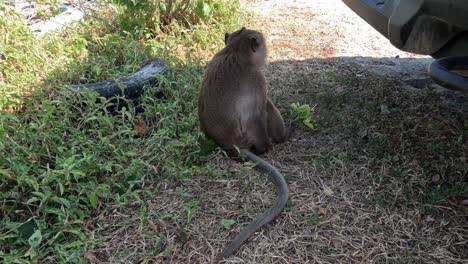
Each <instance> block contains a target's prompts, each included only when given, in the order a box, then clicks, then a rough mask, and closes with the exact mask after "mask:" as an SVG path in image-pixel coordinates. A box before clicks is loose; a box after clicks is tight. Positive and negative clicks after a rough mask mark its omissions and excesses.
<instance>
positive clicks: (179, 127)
mask: <svg viewBox="0 0 468 264" xmlns="http://www.w3.org/2000/svg"><path fill="white" fill-rule="evenodd" d="M195 2H196V1H190V3H191V4H192V5H193V7H194V8H196V7H197V6H196V5H195V4H194V3H195ZM207 3H208V4H209V5H210V6H211V7H212V11H211V12H209V13H206V12H205V13H204V15H203V16H201V15H200V16H198V17H197V16H196V15H195V17H193V20H187V19H186V18H185V17H183V15H184V14H185V13H181V14H179V17H177V16H174V17H173V20H172V21H171V23H169V24H167V25H164V28H163V29H164V30H162V29H161V27H159V24H160V21H158V20H152V21H149V22H148V21H145V22H141V21H137V20H133V21H132V20H128V19H131V17H129V18H128V19H127V20H125V21H124V20H123V19H122V17H123V16H124V15H126V13H125V12H128V9H126V7H121V6H120V7H119V6H114V8H108V7H106V6H102V7H101V11H99V12H98V13H97V14H95V15H96V16H95V17H98V18H104V19H94V18H89V19H87V20H86V21H84V22H83V23H80V24H78V25H76V26H74V27H72V28H69V29H67V30H66V31H65V32H62V33H52V34H48V35H46V36H45V37H42V38H38V37H35V36H33V35H32V33H31V32H30V31H29V29H28V27H27V26H26V24H25V22H24V19H22V18H21V17H20V16H19V15H17V14H15V13H14V12H13V11H12V10H10V9H9V8H7V7H6V6H5V5H4V4H0V10H3V11H2V12H0V35H1V37H0V202H1V204H2V205H1V218H2V222H1V223H0V262H2V263H12V262H14V263H20V262H21V263H23V262H38V261H39V262H57V261H58V262H64V263H70V262H79V263H82V262H86V260H87V259H88V260H90V257H89V255H86V254H84V253H85V252H86V251H88V250H92V249H93V248H95V247H97V246H99V244H100V241H99V240H98V239H96V238H95V232H96V231H97V230H96V228H97V229H102V228H104V227H102V226H101V227H99V226H95V227H94V228H90V227H89V225H88V224H87V223H88V222H87V221H88V220H89V219H91V218H93V217H96V216H98V215H99V214H102V213H103V212H106V211H108V210H116V209H117V210H118V209H124V208H127V207H128V206H133V205H135V204H137V205H138V204H139V206H140V209H139V210H137V211H136V212H139V217H140V218H141V226H142V227H141V228H143V226H146V225H148V223H147V221H146V219H147V217H148V214H149V212H148V208H146V207H145V205H144V204H142V203H140V201H142V200H144V199H146V198H148V197H157V195H158V190H159V189H160V188H161V186H160V183H161V182H162V181H166V182H169V183H170V184H175V183H177V182H183V181H185V180H186V179H187V178H188V177H190V176H191V175H194V174H197V173H203V172H208V171H210V170H212V169H210V168H209V167H207V166H205V165H203V164H204V163H203V162H201V161H200V159H201V155H200V154H199V152H200V147H199V144H198V140H199V133H198V118H197V115H196V111H195V110H196V99H197V94H198V89H199V84H200V81H201V78H202V74H203V61H204V60H205V59H206V58H208V57H209V56H211V55H212V54H213V52H214V51H215V50H217V49H219V48H220V47H221V46H222V43H223V32H224V31H226V30H232V29H235V28H238V27H239V26H240V22H242V17H243V14H242V13H240V11H239V9H238V6H239V5H238V3H237V1H235V0H233V1H229V2H227V3H226V2H225V1H218V0H213V1H208V2H207ZM153 11H154V10H153ZM205 11H206V10H205ZM194 12H195V13H194V14H196V11H194ZM156 15H157V14H156ZM159 15H161V14H159ZM191 15H192V16H193V14H191ZM161 17H162V16H161ZM178 19H180V20H178ZM187 21H189V23H187ZM122 23H135V25H139V26H140V27H139V28H138V27H134V28H135V29H141V30H143V31H141V30H136V31H126V30H123V28H125V27H126V26H128V25H126V24H125V25H124V24H122ZM141 23H144V24H141ZM151 23H152V24H151ZM158 28H159V30H156V29H158ZM146 29H148V30H147V31H146ZM142 32H144V34H142ZM155 56H156V57H160V58H162V59H164V60H165V61H166V62H167V64H168V65H169V66H170V71H169V73H168V74H167V75H166V76H160V85H159V86H158V87H147V91H146V93H147V95H145V96H144V97H143V100H142V107H143V109H144V110H145V111H144V113H143V114H142V116H141V117H139V116H137V114H136V113H135V111H134V110H133V109H122V110H121V111H119V112H117V113H115V114H113V113H109V112H108V110H107V106H109V105H110V104H111V102H109V101H106V100H104V99H102V98H98V97H97V95H96V94H93V93H91V92H85V93H83V95H81V96H77V94H75V93H73V92H71V91H70V90H69V89H67V88H66V87H67V86H69V85H70V84H80V83H90V82H97V81H101V80H106V79H112V78H115V77H117V76H121V75H125V74H128V73H130V72H133V71H135V70H137V69H138V68H139V67H141V66H142V65H143V64H144V63H145V61H147V60H149V59H151V58H152V57H155ZM155 91H160V92H163V93H164V98H159V99H158V98H154V97H152V96H151V95H152V94H154V92H155ZM83 105H86V107H83ZM137 118H143V120H144V121H145V126H146V127H147V128H148V131H149V132H148V133H147V134H144V135H141V134H139V133H138V131H136V130H135V127H134V123H135V121H136V119H137ZM196 209H197V202H196V201H188V202H185V203H184V209H183V210H182V211H181V215H175V216H172V217H175V218H176V220H174V221H178V220H179V219H180V218H184V219H185V220H184V221H185V222H186V223H188V222H190V221H191V219H192V216H191V215H192V214H193V210H196ZM182 215H183V216H182ZM165 217H168V216H161V219H164V218H165ZM169 218H171V217H169ZM169 221H171V220H169ZM181 232H182V231H181ZM180 236H181V237H183V232H182V233H180ZM152 239H153V240H154V239H156V240H157V241H155V242H154V243H155V246H154V247H153V249H152V250H154V254H165V253H164V252H165V251H167V250H169V249H168V248H167V247H166V244H165V242H164V237H162V236H159V237H158V236H156V238H155V237H153V238H152ZM166 253H167V252H166Z"/></svg>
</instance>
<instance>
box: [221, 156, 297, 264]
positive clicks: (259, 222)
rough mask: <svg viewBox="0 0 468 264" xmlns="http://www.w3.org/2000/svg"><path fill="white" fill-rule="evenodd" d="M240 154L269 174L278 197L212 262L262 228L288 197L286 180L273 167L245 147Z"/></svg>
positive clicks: (226, 254) (228, 254) (234, 248)
mask: <svg viewBox="0 0 468 264" xmlns="http://www.w3.org/2000/svg"><path fill="white" fill-rule="evenodd" d="M241 154H242V155H243V156H245V157H247V158H248V159H250V160H251V161H253V162H255V163H256V165H255V169H257V170H259V171H262V172H266V173H268V174H269V176H270V180H271V181H272V182H273V184H274V185H275V187H276V193H277V195H278V198H277V199H276V201H275V203H274V204H273V205H272V206H271V207H270V208H269V209H268V210H266V211H265V212H263V213H261V214H259V215H257V217H256V218H255V220H254V221H253V222H252V223H250V224H249V225H248V226H246V227H245V228H243V229H242V230H241V231H240V233H239V234H238V235H237V236H236V237H235V238H234V239H233V240H232V241H231V242H230V243H229V244H228V245H227V246H226V247H225V248H224V250H223V251H222V252H221V253H220V254H219V255H218V256H216V259H215V261H214V263H217V262H218V261H220V260H221V259H223V258H226V257H228V256H230V255H231V254H233V253H234V252H235V251H236V250H238V249H239V248H240V246H241V245H242V244H243V243H244V242H245V241H246V240H247V239H248V238H249V237H250V236H251V235H252V234H253V233H254V232H255V231H257V230H258V229H260V228H262V227H263V226H264V225H266V224H268V223H269V222H270V221H272V220H273V219H274V218H275V217H276V216H278V214H279V213H280V212H281V210H283V208H284V206H285V205H286V202H287V201H288V197H289V194H288V185H287V183H286V180H285V179H284V177H283V175H281V173H280V172H279V171H278V170H277V169H276V168H275V167H273V166H272V165H271V164H270V163H268V162H267V161H265V160H263V159H261V158H260V157H258V156H257V155H255V154H254V153H252V152H251V151H249V150H247V149H241Z"/></svg>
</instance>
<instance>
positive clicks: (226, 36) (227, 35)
mask: <svg viewBox="0 0 468 264" xmlns="http://www.w3.org/2000/svg"><path fill="white" fill-rule="evenodd" d="M228 38H229V33H227V32H226V33H224V45H227V40H228Z"/></svg>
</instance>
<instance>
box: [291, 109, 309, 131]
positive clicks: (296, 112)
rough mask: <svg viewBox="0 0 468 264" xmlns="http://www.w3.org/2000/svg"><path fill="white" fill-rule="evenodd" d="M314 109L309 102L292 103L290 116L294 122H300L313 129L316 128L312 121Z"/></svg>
mask: <svg viewBox="0 0 468 264" xmlns="http://www.w3.org/2000/svg"><path fill="white" fill-rule="evenodd" d="M313 110H314V109H313V108H311V107H310V106H309V105H308V104H303V105H301V104H299V103H292V104H291V111H290V113H289V114H290V118H291V119H292V121H293V122H299V123H300V124H301V125H302V126H304V127H307V128H310V129H312V128H314V124H313V123H312V113H313Z"/></svg>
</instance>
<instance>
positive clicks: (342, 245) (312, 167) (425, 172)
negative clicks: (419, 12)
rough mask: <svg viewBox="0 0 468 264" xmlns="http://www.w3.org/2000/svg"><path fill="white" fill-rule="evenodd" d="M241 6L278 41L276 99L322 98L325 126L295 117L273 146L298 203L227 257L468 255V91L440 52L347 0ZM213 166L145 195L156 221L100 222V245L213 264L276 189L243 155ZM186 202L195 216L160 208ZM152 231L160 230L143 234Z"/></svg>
mask: <svg viewBox="0 0 468 264" xmlns="http://www.w3.org/2000/svg"><path fill="white" fill-rule="evenodd" d="M243 6H244V7H245V8H246V9H248V10H249V11H251V12H252V13H253V16H252V18H251V20H250V24H249V25H246V26H247V27H251V28H252V27H253V28H256V29H259V30H261V31H262V32H264V33H265V35H266V36H267V38H268V46H269V58H268V60H269V64H268V67H267V69H266V75H267V79H268V81H269V83H270V95H271V96H272V98H273V100H274V101H275V102H276V103H277V104H278V106H279V108H280V110H281V111H282V112H283V113H284V114H285V115H286V114H287V112H288V109H289V104H291V103H293V102H299V103H307V104H310V105H311V106H313V107H314V117H313V122H314V124H315V128H314V129H312V130H310V129H305V128H302V127H299V126H297V125H296V124H292V125H291V131H292V135H291V140H290V141H289V142H287V143H284V144H280V145H277V146H275V148H274V149H273V150H272V151H270V152H269V153H268V154H267V155H265V158H266V159H268V160H270V161H271V162H272V164H274V165H275V166H277V168H278V169H279V170H280V171H281V172H282V173H283V174H284V175H285V177H286V178H287V181H288V184H289V189H290V201H289V203H288V205H287V207H286V209H285V210H284V211H283V213H282V214H281V215H280V216H279V217H278V218H277V219H276V220H274V221H273V222H272V223H271V224H269V225H267V226H266V227H265V228H263V229H261V230H260V231H259V232H257V233H255V234H254V235H253V236H252V237H251V239H249V241H248V242H247V243H246V244H244V245H243V246H242V247H241V249H240V250H239V251H238V252H237V253H236V254H235V255H234V256H232V257H231V258H229V259H227V260H225V263H468V244H467V240H468V182H467V181H468V180H467V177H468V175H467V174H468V167H467V162H466V158H467V155H468V143H467V136H468V132H467V131H468V124H467V120H468V119H467V117H468V100H467V99H468V96H467V95H466V94H465V95H464V94H461V93H455V92H451V91H448V90H446V89H443V88H441V87H439V86H437V85H435V84H434V83H432V82H431V81H430V80H429V79H428V77H427V75H426V73H425V71H426V67H427V64H428V63H429V62H430V61H431V60H432V59H431V58H429V57H426V56H418V55H414V54H408V53H404V52H402V51H399V50H397V49H396V48H394V47H392V46H391V45H390V44H389V43H388V41H387V40H386V39H385V38H384V37H382V36H380V35H379V33H378V32H376V31H375V30H373V29H372V28H371V27H370V26H369V25H367V24H366V23H365V22H364V21H362V20H361V19H360V18H359V17H358V16H357V15H355V14H354V13H353V12H351V11H350V10H349V9H348V8H347V7H346V6H345V5H344V4H343V3H342V2H341V1H338V0H315V1H312V0H301V1H295V0H271V1H244V2H243ZM207 162H212V163H213V164H214V166H219V165H218V164H222V165H221V167H222V170H221V172H220V175H219V176H218V177H207V176H206V175H200V176H197V177H194V178H193V179H192V180H191V181H190V182H187V183H184V184H182V185H181V186H179V187H178V189H164V190H163V191H162V193H161V194H158V196H157V199H156V198H155V200H154V201H147V206H148V208H149V212H153V213H150V214H149V217H148V218H147V221H148V223H149V225H148V226H149V227H145V228H146V229H147V230H143V231H141V230H140V228H141V226H139V225H138V224H135V225H134V227H133V229H132V227H131V226H129V227H128V228H126V229H119V230H113V231H112V232H109V233H108V234H106V233H105V232H101V235H104V236H106V235H107V236H108V237H107V240H108V241H110V242H109V243H108V245H107V247H106V248H103V249H101V252H98V251H95V252H94V254H95V255H98V256H99V254H103V255H106V259H108V260H109V261H110V262H126V261H130V262H150V263H153V262H154V263H209V262H210V261H211V260H212V259H213V258H214V256H215V255H216V253H217V252H219V251H220V250H221V249H222V248H223V247H224V245H226V243H227V242H228V240H229V239H231V238H232V237H234V236H235V235H236V234H237V233H238V232H239V230H240V229H241V227H242V226H244V225H245V224H247V223H248V222H250V221H251V220H252V219H253V218H254V217H255V215H256V214H257V213H259V212H261V211H262V210H264V209H265V208H267V207H268V206H269V205H270V204H271V202H272V201H273V199H274V198H275V196H274V193H273V186H272V185H271V184H270V183H269V182H268V181H267V179H266V177H265V176H263V175H260V174H258V173H254V172H253V171H252V170H250V169H249V168H247V166H246V165H242V164H239V163H235V162H232V161H230V160H228V159H226V158H224V157H222V155H221V154H220V153H215V154H213V155H212V156H210V158H209V159H208V161H207ZM182 190H183V191H182ZM189 201H198V202H197V203H196V204H193V203H188V202H189ZM187 204H189V206H188V205H187ZM190 206H193V208H194V209H193V212H192V211H190V210H187V207H190ZM190 208H192V207H190ZM180 212H187V216H186V217H187V218H190V219H191V220H190V221H188V222H189V223H188V224H187V225H185V226H182V224H174V223H173V222H171V221H170V219H169V218H170V217H169V218H167V219H168V220H167V222H164V221H160V220H159V221H158V222H153V221H152V217H151V214H154V215H155V217H154V219H161V215H167V216H171V215H176V216H178V217H179V218H180V217H181V216H180ZM156 214H158V215H157V217H156ZM103 217H104V216H103ZM105 217H106V218H107V219H108V221H120V222H122V221H129V222H130V221H132V220H131V216H130V215H126V214H125V213H117V212H116V213H115V214H113V215H107V216H105ZM222 219H230V220H234V221H235V224H234V225H233V226H232V228H231V229H230V230H228V229H226V228H224V227H223V226H222V225H221V224H220V222H221V220H222ZM136 222H137V223H138V221H136ZM153 231H156V232H158V233H159V234H161V233H162V234H163V235H162V237H157V238H155V237H152V238H150V237H149V236H147V235H146V236H145V235H141V236H135V233H138V234H140V233H141V234H145V233H149V232H153ZM104 240H105V239H104ZM162 241H164V242H162ZM163 245H164V247H165V248H166V250H165V251H164V253H163V254H157V255H155V256H151V251H152V250H154V251H158V250H160V247H161V246H163Z"/></svg>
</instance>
